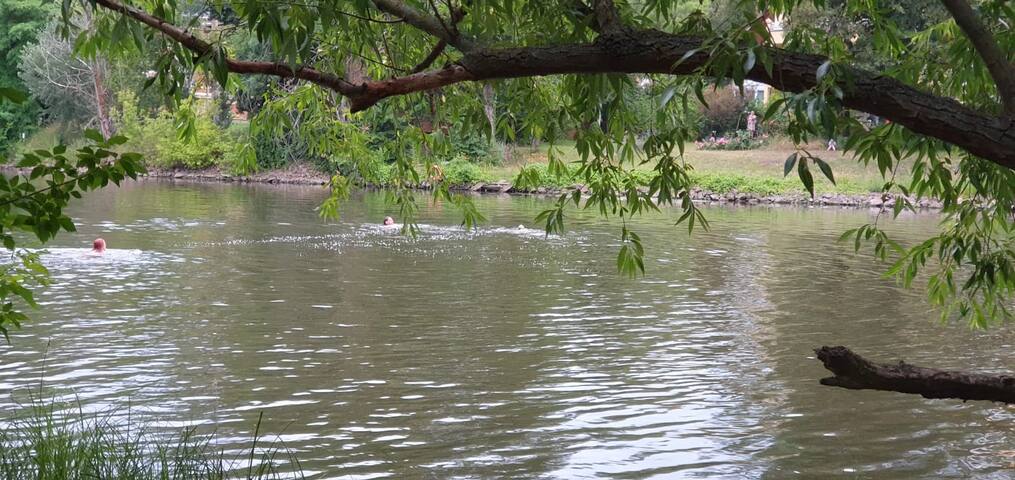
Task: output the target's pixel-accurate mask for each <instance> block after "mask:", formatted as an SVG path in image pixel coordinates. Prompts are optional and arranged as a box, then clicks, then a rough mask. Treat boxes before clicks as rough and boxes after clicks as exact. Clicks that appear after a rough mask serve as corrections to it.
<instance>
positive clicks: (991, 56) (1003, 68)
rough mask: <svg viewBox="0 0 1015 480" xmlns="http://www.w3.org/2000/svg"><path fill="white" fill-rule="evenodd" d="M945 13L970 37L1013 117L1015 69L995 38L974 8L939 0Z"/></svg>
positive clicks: (959, 0) (958, 0)
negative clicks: (946, 11) (945, 10)
mask: <svg viewBox="0 0 1015 480" xmlns="http://www.w3.org/2000/svg"><path fill="white" fill-rule="evenodd" d="M941 3H943V4H944V6H945V8H946V9H947V10H948V13H950V14H951V15H952V18H954V19H955V23H956V24H957V25H958V26H959V28H961V29H962V32H963V33H965V34H966V36H967V37H969V41H970V42H972V44H973V48H975V49H976V53H978V54H979V55H980V58H982V59H983V63H985V64H986V65H987V71H988V72H990V76H991V78H993V79H994V84H995V85H997V92H998V94H999V95H1000V96H1001V104H1002V105H1004V111H1005V113H1007V114H1008V115H1015V67H1013V66H1012V64H1011V62H1009V61H1008V58H1007V55H1005V52H1004V50H1002V49H1001V46H1000V45H998V44H997V40H995V39H994V34H993V33H990V30H989V29H988V28H987V26H986V25H984V24H983V21H982V20H981V19H980V16H979V15H978V14H977V13H976V10H973V7H972V6H971V5H970V4H969V2H967V1H966V0H941Z"/></svg>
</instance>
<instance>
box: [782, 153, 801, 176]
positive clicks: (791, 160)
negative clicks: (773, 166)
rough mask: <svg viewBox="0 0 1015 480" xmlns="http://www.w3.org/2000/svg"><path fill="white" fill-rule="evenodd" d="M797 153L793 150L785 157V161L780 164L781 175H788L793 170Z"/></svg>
mask: <svg viewBox="0 0 1015 480" xmlns="http://www.w3.org/2000/svg"><path fill="white" fill-rule="evenodd" d="M797 155H798V154H797V152H793V153H791V154H790V155H789V156H788V157H786V163H785V164H784V165H783V166H782V176H784V177H785V176H788V175H789V172H791V171H793V166H794V165H796V159H797Z"/></svg>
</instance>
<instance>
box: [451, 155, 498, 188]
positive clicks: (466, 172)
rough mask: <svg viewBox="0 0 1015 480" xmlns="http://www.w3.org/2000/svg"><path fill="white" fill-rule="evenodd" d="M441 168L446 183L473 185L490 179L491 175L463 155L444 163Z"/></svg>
mask: <svg viewBox="0 0 1015 480" xmlns="http://www.w3.org/2000/svg"><path fill="white" fill-rule="evenodd" d="M441 168H442V169H443V171H444V181H445V183H446V184H448V185H452V186H458V185H471V184H473V183H477V182H485V181H489V180H490V177H489V175H487V174H486V173H485V172H484V171H483V169H482V168H480V167H479V166H478V165H476V164H475V163H472V162H470V161H469V160H467V159H466V158H464V157H461V156H459V157H456V158H455V159H453V160H451V161H450V162H448V163H446V164H444V165H443V166H442V167H441Z"/></svg>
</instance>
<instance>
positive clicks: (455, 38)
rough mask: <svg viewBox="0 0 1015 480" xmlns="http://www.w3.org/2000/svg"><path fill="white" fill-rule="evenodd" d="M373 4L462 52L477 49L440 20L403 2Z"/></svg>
mask: <svg viewBox="0 0 1015 480" xmlns="http://www.w3.org/2000/svg"><path fill="white" fill-rule="evenodd" d="M373 3H374V6H376V7H377V9H378V10H380V11H382V12H384V13H387V14H390V15H394V16H396V17H398V18H401V19H402V20H405V23H408V24H409V25H412V26H413V27H416V28H417V29H419V30H422V31H424V32H426V33H429V34H430V35H433V36H435V37H437V38H438V39H441V40H444V41H445V42H447V43H448V44H449V45H451V46H453V47H455V48H457V49H458V50H460V51H462V52H466V51H469V50H471V49H473V48H474V47H475V44H474V43H473V41H472V40H471V39H469V38H466V37H465V36H464V35H460V34H458V33H457V31H455V30H452V29H449V28H447V27H446V26H445V25H444V24H443V22H442V21H441V20H440V19H439V18H437V17H435V16H433V15H430V14H427V13H425V12H422V11H420V10H418V9H416V8H415V7H412V6H411V5H407V4H406V3H405V2H402V1H401V0H373Z"/></svg>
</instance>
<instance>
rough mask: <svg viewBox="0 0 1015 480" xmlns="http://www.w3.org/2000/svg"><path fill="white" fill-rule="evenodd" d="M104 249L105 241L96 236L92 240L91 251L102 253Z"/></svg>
mask: <svg viewBox="0 0 1015 480" xmlns="http://www.w3.org/2000/svg"><path fill="white" fill-rule="evenodd" d="M105 251H106V241H105V240H103V239H101V238H96V239H95V241H93V242H92V253H104V252H105Z"/></svg>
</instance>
